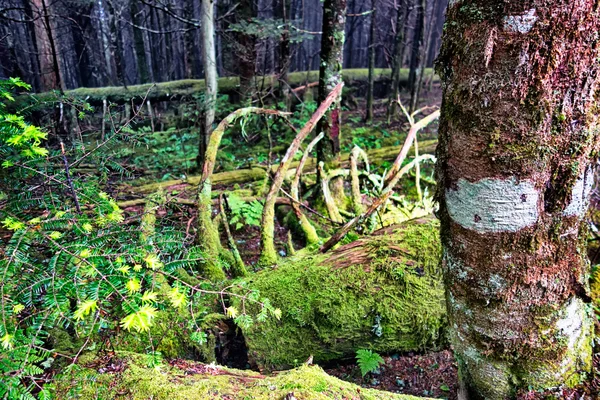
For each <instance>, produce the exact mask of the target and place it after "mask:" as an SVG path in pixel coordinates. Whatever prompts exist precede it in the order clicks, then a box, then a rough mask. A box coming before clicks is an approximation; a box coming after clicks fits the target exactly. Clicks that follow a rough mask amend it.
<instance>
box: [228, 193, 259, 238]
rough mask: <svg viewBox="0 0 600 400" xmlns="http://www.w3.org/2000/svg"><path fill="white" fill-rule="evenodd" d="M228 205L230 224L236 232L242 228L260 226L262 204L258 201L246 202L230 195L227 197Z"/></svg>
mask: <svg viewBox="0 0 600 400" xmlns="http://www.w3.org/2000/svg"><path fill="white" fill-rule="evenodd" d="M227 201H228V204H229V208H230V210H231V220H230V223H231V224H232V225H233V226H235V229H236V230H239V229H241V228H243V227H244V226H255V227H259V226H260V221H261V218H262V212H263V204H262V203H261V202H259V201H258V200H253V201H251V202H246V201H244V200H243V199H242V198H240V197H239V196H236V195H235V194H231V195H229V196H228V199H227Z"/></svg>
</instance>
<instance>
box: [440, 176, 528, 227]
mask: <svg viewBox="0 0 600 400" xmlns="http://www.w3.org/2000/svg"><path fill="white" fill-rule="evenodd" d="M538 203H539V193H538V191H537V189H536V188H535V187H534V186H533V183H531V182H529V181H520V182H517V180H516V179H515V178H514V177H513V178H510V179H491V178H486V179H482V180H480V181H478V182H474V183H472V182H469V181H467V180H465V179H459V180H458V182H457V187H456V189H455V190H454V189H447V190H446V206H447V208H448V213H449V214H450V217H451V218H452V219H453V220H454V221H455V222H456V223H458V224H460V225H461V226H463V227H464V228H467V229H471V230H474V231H477V232H480V233H498V232H517V231H519V230H521V229H523V228H526V227H528V226H532V225H534V224H535V223H536V222H537V220H538V216H539V211H538V209H539V205H538Z"/></svg>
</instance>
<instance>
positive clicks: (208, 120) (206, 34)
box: [197, 0, 218, 169]
mask: <svg viewBox="0 0 600 400" xmlns="http://www.w3.org/2000/svg"><path fill="white" fill-rule="evenodd" d="M200 13H201V25H202V60H203V63H204V79H205V82H206V89H205V105H204V121H203V123H202V128H201V130H200V145H199V148H198V158H197V163H198V169H200V168H202V164H203V163H204V153H206V147H207V146H208V139H209V138H210V134H211V133H212V126H213V122H214V121H215V107H216V103H217V90H218V88H217V86H218V84H217V58H216V55H215V36H214V32H215V26H214V0H202V7H201V10H200Z"/></svg>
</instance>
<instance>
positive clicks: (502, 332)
mask: <svg viewBox="0 0 600 400" xmlns="http://www.w3.org/2000/svg"><path fill="white" fill-rule="evenodd" d="M468 4H469V5H468V6H467V5H465V2H464V1H457V2H453V3H452V5H450V8H449V11H448V23H447V24H446V28H445V32H444V39H443V47H442V50H441V55H440V58H439V67H438V73H439V74H440V76H441V79H442V82H443V85H444V94H443V104H442V117H441V122H440V131H439V141H440V145H439V147H438V167H437V169H438V170H437V173H438V183H439V185H438V189H437V190H438V192H437V199H438V200H439V203H440V212H439V216H440V219H441V230H442V232H441V235H442V244H443V248H444V252H443V254H444V257H443V266H444V269H445V280H446V285H447V286H446V288H447V303H448V310H449V318H450V326H451V327H452V328H453V331H452V334H451V335H450V336H451V341H452V344H453V346H454V351H455V354H456V357H457V359H458V363H459V368H460V370H461V373H460V375H461V377H462V379H463V385H464V386H465V388H466V390H467V391H468V392H469V394H470V396H471V398H485V399H491V400H494V399H505V398H511V397H512V396H514V394H515V392H516V391H518V390H519V389H527V388H528V387H529V388H532V389H539V388H549V387H557V386H560V385H567V386H572V385H575V384H577V383H578V382H579V380H580V379H582V378H583V377H584V376H585V374H586V373H587V372H589V371H590V370H591V358H592V349H591V345H592V315H591V312H590V311H591V309H592V308H591V305H590V304H589V302H590V298H589V295H588V291H589V289H588V283H587V277H588V276H589V262H588V261H587V259H586V256H585V254H586V252H585V237H586V234H585V231H586V224H585V223H584V222H583V221H582V220H583V217H584V215H585V213H586V210H587V208H588V205H589V198H588V197H589V194H590V191H591V188H592V181H593V176H594V171H593V170H592V165H594V162H595V161H596V158H597V151H598V148H599V147H600V146H599V140H598V134H597V115H598V114H597V112H596V107H597V106H596V103H595V95H596V90H597V87H598V76H599V73H600V65H599V64H598V62H597V60H598V56H599V53H600V52H599V45H598V39H597V32H598V30H599V29H600V17H599V11H598V2H592V1H583V0H581V1H574V2H565V1H560V0H545V1H541V0H534V1H527V2H522V1H517V0H507V1H504V2H484V1H476V2H468Z"/></svg>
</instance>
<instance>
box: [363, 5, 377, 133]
mask: <svg viewBox="0 0 600 400" xmlns="http://www.w3.org/2000/svg"><path fill="white" fill-rule="evenodd" d="M375 24H377V1H376V0H371V27H370V28H369V86H368V90H367V115H366V116H365V120H366V122H367V123H371V122H373V87H374V85H375V47H376V41H377V38H376V37H375V36H376V33H377V31H376V29H375Z"/></svg>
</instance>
